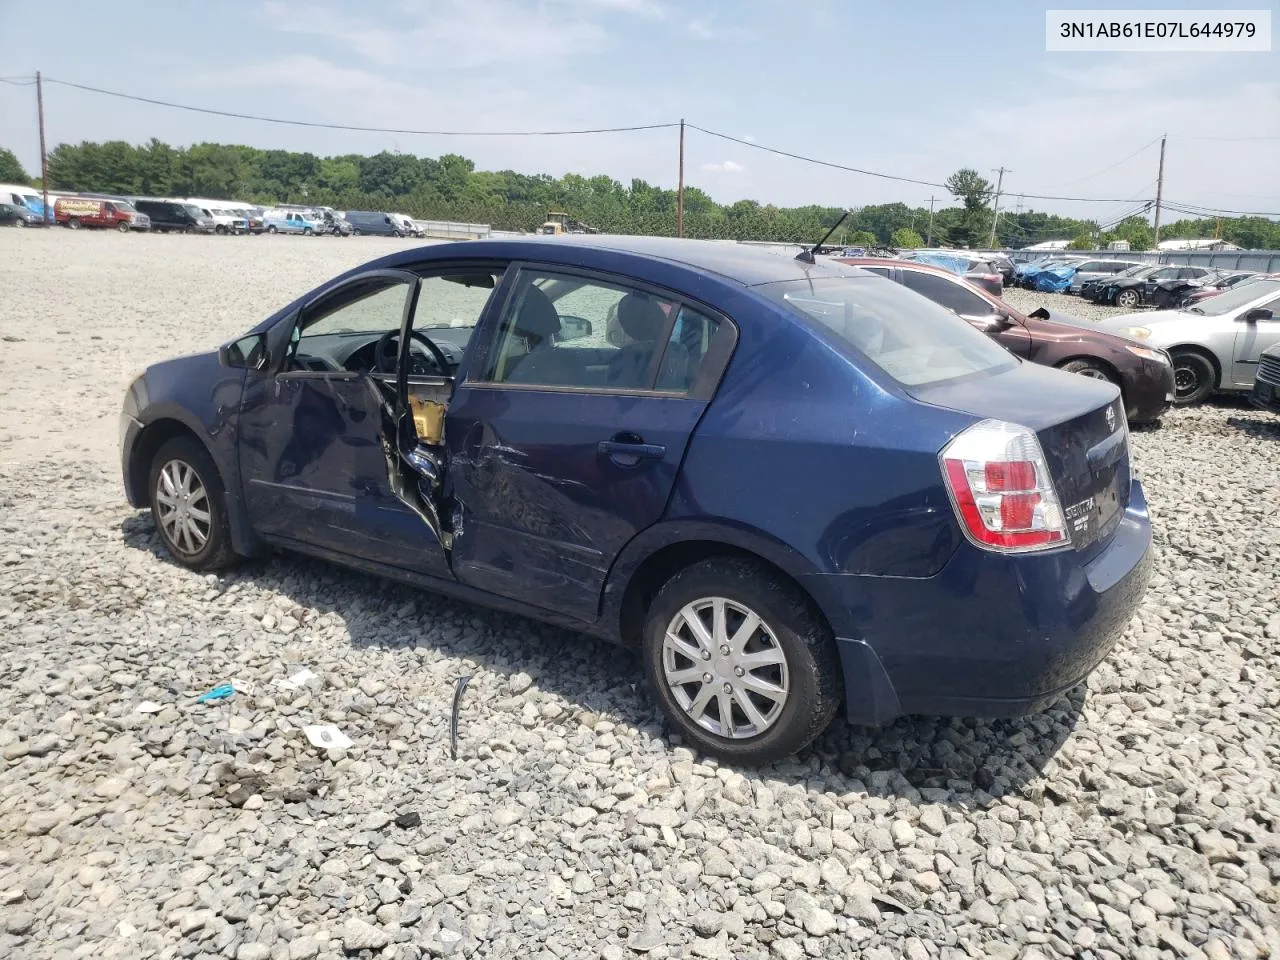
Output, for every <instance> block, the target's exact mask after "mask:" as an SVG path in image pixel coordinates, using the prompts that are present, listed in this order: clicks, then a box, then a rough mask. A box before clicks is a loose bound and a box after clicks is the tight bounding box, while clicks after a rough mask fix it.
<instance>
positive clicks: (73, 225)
mask: <svg viewBox="0 0 1280 960" xmlns="http://www.w3.org/2000/svg"><path fill="white" fill-rule="evenodd" d="M67 229H69V230H79V229H80V221H79V220H77V219H76V218H75V217H72V218H71V219H70V220H68V221H67Z"/></svg>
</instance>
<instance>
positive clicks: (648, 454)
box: [596, 440, 667, 460]
mask: <svg viewBox="0 0 1280 960" xmlns="http://www.w3.org/2000/svg"><path fill="white" fill-rule="evenodd" d="M596 449H597V450H598V451H599V452H600V453H603V454H604V455H605V456H607V457H610V458H613V459H622V458H626V459H632V460H661V459H663V458H664V457H666V455H667V448H666V447H665V446H663V445H662V444H660V443H640V442H638V441H630V440H601V441H600V443H599V444H598V445H597V446H596Z"/></svg>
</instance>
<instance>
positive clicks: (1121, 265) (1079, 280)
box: [1067, 260, 1145, 293]
mask: <svg viewBox="0 0 1280 960" xmlns="http://www.w3.org/2000/svg"><path fill="white" fill-rule="evenodd" d="M1141 266H1145V264H1142V263H1139V262H1137V261H1136V260H1086V261H1084V263H1081V264H1078V265H1077V266H1076V272H1075V273H1074V274H1073V275H1072V277H1071V286H1069V287H1067V292H1068V293H1079V292H1080V288H1081V287H1082V286H1084V284H1085V283H1087V282H1088V281H1090V280H1101V279H1102V278H1103V277H1114V276H1116V274H1120V273H1124V272H1125V271H1126V270H1132V269H1133V268H1134V267H1141Z"/></svg>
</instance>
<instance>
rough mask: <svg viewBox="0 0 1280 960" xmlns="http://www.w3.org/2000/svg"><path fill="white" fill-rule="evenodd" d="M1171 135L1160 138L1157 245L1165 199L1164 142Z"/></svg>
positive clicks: (1157, 179) (1163, 135)
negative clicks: (1161, 204) (1161, 207)
mask: <svg viewBox="0 0 1280 960" xmlns="http://www.w3.org/2000/svg"><path fill="white" fill-rule="evenodd" d="M1168 136H1169V135H1168V134H1167V133H1166V134H1162V135H1161V137H1160V170H1159V172H1158V173H1157V174H1156V239H1155V242H1156V244H1159V243H1160V201H1161V199H1162V198H1163V197H1164V142H1165V139H1166V138H1167V137H1168Z"/></svg>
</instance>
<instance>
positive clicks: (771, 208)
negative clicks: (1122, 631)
mask: <svg viewBox="0 0 1280 960" xmlns="http://www.w3.org/2000/svg"><path fill="white" fill-rule="evenodd" d="M48 166H49V187H50V189H52V190H78V191H98V192H103V193H120V194H130V195H139V196H198V197H209V198H211V199H227V200H230V199H237V200H244V201H249V202H253V203H258V204H264V205H267V204H273V203H313V204H316V205H325V206H331V207H335V208H337V209H339V210H393V211H396V212H399V213H407V214H409V215H411V216H414V217H418V218H422V219H432V220H460V221H466V222H470V223H488V224H491V225H492V226H494V227H495V228H497V229H503V230H533V229H535V228H537V226H538V225H539V224H541V223H543V222H544V221H545V220H546V215H547V212H548V211H549V210H562V211H564V212H566V213H568V214H569V215H570V216H571V217H572V218H574V219H576V220H578V221H580V222H582V223H585V224H588V225H590V226H592V227H595V228H596V229H599V230H601V231H604V232H608V233H624V234H653V235H659V236H672V235H674V234H675V232H676V191H675V190H670V189H666V188H664V187H660V186H655V185H653V184H650V183H647V182H646V181H644V180H640V179H633V180H632V181H631V182H630V183H629V184H623V183H621V182H619V181H617V180H614V179H613V178H612V177H608V176H603V175H600V176H594V177H583V176H580V175H578V174H566V175H565V176H563V177H553V176H550V175H548V174H524V173H517V172H516V171H514V170H497V171H492V170H477V169H476V168H475V164H474V163H473V162H472V161H471V160H469V159H468V158H466V157H463V156H460V155H458V154H456V153H448V154H444V155H443V156H440V157H417V156H413V155H411V154H403V153H391V152H387V151H383V152H382V153H378V154H374V155H373V156H363V155H359V154H343V155H340V156H332V157H319V156H316V155H315V154H313V153H299V152H294V151H289V150H260V149H257V148H255V147H248V146H241V145H237V144H220V143H199V144H194V145H192V146H190V147H172V146H170V145H168V144H166V143H162V142H161V141H159V140H157V139H154V138H152V139H151V140H150V141H149V142H148V143H146V144H143V145H140V146H139V145H134V144H130V143H126V142H124V141H120V140H113V141H107V142H105V143H91V142H82V143H79V144H66V143H64V144H60V145H59V146H57V147H56V148H54V150H53V151H52V152H51V153H50V154H49V157H48ZM0 182H10V183H12V182H21V183H36V182H37V181H34V180H33V179H32V178H31V177H29V176H28V175H27V173H26V171H24V170H23V169H22V167H21V165H20V164H19V163H18V161H17V159H16V158H15V157H14V155H13V154H12V153H11V152H10V151H8V150H5V149H0ZM947 190H948V192H949V193H950V194H951V195H952V196H953V197H954V198H955V199H956V200H957V201H959V203H958V205H954V206H947V207H942V208H941V209H938V210H935V211H934V212H933V213H932V214H930V211H929V209H928V208H927V207H910V206H908V205H906V204H904V203H886V204H874V205H868V206H863V207H860V208H857V209H856V210H855V211H854V212H853V213H852V214H851V215H850V216H849V218H848V219H847V220H846V221H845V222H844V224H843V225H842V227H841V229H840V231H838V232H837V233H836V235H835V236H834V237H833V240H834V241H836V242H839V243H845V244H852V245H859V246H877V245H888V246H894V247H899V248H902V247H917V246H922V245H924V243H925V242H926V241H927V242H929V243H931V244H933V245H948V246H968V247H983V246H986V245H987V243H988V240H989V238H990V236H991V222H992V216H993V212H992V199H993V194H994V190H993V186H992V184H991V183H990V182H989V181H987V180H985V179H984V178H983V177H981V176H979V175H978V173H977V172H975V171H973V170H969V169H963V170H959V171H957V172H956V173H954V174H953V175H952V176H951V177H950V178H948V180H947ZM1005 199H1007V198H1005ZM684 203H685V209H684V232H685V235H686V236H690V237H701V238H708V239H728V240H771V241H780V242H791V243H795V242H810V243H812V242H814V241H816V240H817V239H818V238H819V237H821V236H822V235H823V234H824V233H825V232H826V231H827V229H829V228H830V226H831V225H832V224H833V223H835V222H836V220H838V219H839V218H840V216H841V214H842V213H843V212H844V210H843V209H842V208H839V207H829V206H820V205H809V206H800V207H778V206H775V205H773V204H761V203H758V202H756V201H754V200H739V201H737V202H735V203H731V204H720V203H716V202H715V201H714V200H713V199H711V197H710V196H709V195H708V194H707V193H706V192H705V191H704V190H702V189H700V188H699V187H696V186H686V187H685V199H684ZM1131 221H1137V223H1133V222H1130V221H1125V224H1124V225H1121V226H1120V227H1113V228H1111V231H1110V236H1109V235H1108V232H1107V231H1102V230H1100V229H1099V226H1098V224H1097V223H1095V222H1093V221H1089V220H1079V219H1075V218H1071V217H1061V216H1057V215H1055V214H1049V213H1041V212H1038V211H1034V210H1026V211H1023V210H1001V211H1000V215H999V220H998V223H997V225H996V231H995V237H996V245H997V246H1001V247H1023V246H1028V245H1030V244H1033V243H1038V242H1040V241H1043V240H1056V239H1061V240H1067V239H1072V238H1090V241H1091V242H1098V241H1104V242H1105V239H1104V238H1108V239H1130V236H1132V239H1131V241H1130V242H1131V246H1132V247H1133V249H1135V250H1137V249H1146V248H1147V247H1149V245H1150V243H1149V241H1148V242H1147V243H1146V245H1145V246H1144V245H1143V238H1142V237H1141V235H1140V231H1139V230H1138V229H1137V224H1138V223H1141V224H1143V225H1145V221H1144V220H1142V218H1141V217H1137V218H1131ZM1205 224H1209V226H1207V227H1206V226H1205ZM1214 226H1215V225H1214V224H1213V223H1212V222H1210V221H1178V222H1176V223H1173V224H1170V225H1168V227H1162V228H1161V235H1162V236H1163V237H1166V238H1169V237H1197V236H1212V235H1214V234H1213V229H1214ZM1148 230H1149V228H1148ZM1121 232H1124V233H1126V235H1125V236H1123V237H1121V236H1120V233H1121ZM1221 235H1222V236H1223V237H1224V238H1226V239H1228V240H1231V242H1233V243H1239V244H1240V245H1241V246H1248V247H1259V246H1262V247H1272V248H1276V247H1280V224H1276V223H1274V222H1273V221H1270V220H1266V219H1263V218H1259V217H1252V218H1240V219H1236V220H1223V221H1222V234H1221ZM1236 237H1240V238H1242V239H1235V238H1236ZM1094 238H1097V239H1096V240H1095V239H1094Z"/></svg>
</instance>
